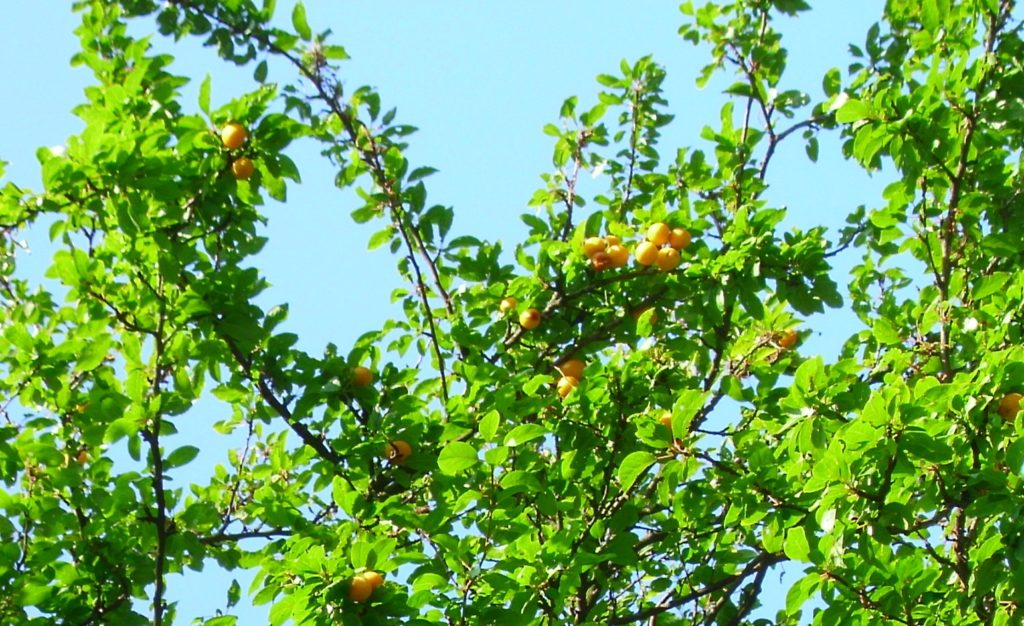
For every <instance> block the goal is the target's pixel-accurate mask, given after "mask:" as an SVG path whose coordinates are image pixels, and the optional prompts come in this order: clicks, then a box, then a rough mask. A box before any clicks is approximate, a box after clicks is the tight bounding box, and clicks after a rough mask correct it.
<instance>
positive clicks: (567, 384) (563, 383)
mask: <svg viewBox="0 0 1024 626" xmlns="http://www.w3.org/2000/svg"><path fill="white" fill-rule="evenodd" d="M579 384H580V381H579V379H578V378H574V377H572V376H562V377H561V378H559V379H558V395H560V396H562V397H563V398H564V397H566V396H567V395H569V394H570V393H571V392H572V390H573V389H575V388H576V386H577V385H579Z"/></svg>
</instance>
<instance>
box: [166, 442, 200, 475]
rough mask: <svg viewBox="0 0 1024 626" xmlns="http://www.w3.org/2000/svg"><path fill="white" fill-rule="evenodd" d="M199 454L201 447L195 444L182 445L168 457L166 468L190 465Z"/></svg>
mask: <svg viewBox="0 0 1024 626" xmlns="http://www.w3.org/2000/svg"><path fill="white" fill-rule="evenodd" d="M198 455H199V448H197V447H195V446H182V447H180V448H178V449H177V450H175V451H174V452H172V453H171V454H170V456H168V457H167V461H166V462H165V463H164V467H165V468H166V469H172V468H175V467H181V466H182V465H188V464H189V463H191V462H192V460H193V459H195V458H196V456H198Z"/></svg>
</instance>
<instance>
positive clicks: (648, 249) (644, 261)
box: [633, 241, 658, 265]
mask: <svg viewBox="0 0 1024 626" xmlns="http://www.w3.org/2000/svg"><path fill="white" fill-rule="evenodd" d="M633 254H634V255H636V262H637V263H639V264H640V265H650V264H652V263H654V262H655V261H657V260H658V246H656V245H654V244H653V243H651V242H650V241H644V242H643V243H641V244H640V245H638V246H637V247H636V250H634V251H633Z"/></svg>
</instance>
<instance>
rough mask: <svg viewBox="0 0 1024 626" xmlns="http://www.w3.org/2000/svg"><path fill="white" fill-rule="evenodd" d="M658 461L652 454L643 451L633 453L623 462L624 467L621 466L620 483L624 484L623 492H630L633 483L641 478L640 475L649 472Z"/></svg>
mask: <svg viewBox="0 0 1024 626" xmlns="http://www.w3.org/2000/svg"><path fill="white" fill-rule="evenodd" d="M656 460H658V459H657V457H655V456H654V455H653V454H651V453H650V452H644V451H642V450H640V451H637V452H633V453H631V454H630V455H629V456H627V457H626V458H625V459H623V460H622V465H620V466H619V472H618V476H619V482H620V483H622V490H623V491H629V490H630V489H632V488H633V483H635V482H636V481H637V479H638V478H640V475H641V474H643V473H644V472H646V471H647V468H648V467H650V466H651V465H652V464H653V463H654V462H655V461H656Z"/></svg>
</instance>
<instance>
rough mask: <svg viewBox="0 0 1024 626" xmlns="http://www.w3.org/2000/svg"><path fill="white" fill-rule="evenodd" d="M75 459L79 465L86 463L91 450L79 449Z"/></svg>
mask: <svg viewBox="0 0 1024 626" xmlns="http://www.w3.org/2000/svg"><path fill="white" fill-rule="evenodd" d="M75 460H77V461H78V463H79V465H85V462H86V461H88V460H89V451H88V450H84V449H83V450H79V451H78V456H76V457H75Z"/></svg>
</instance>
